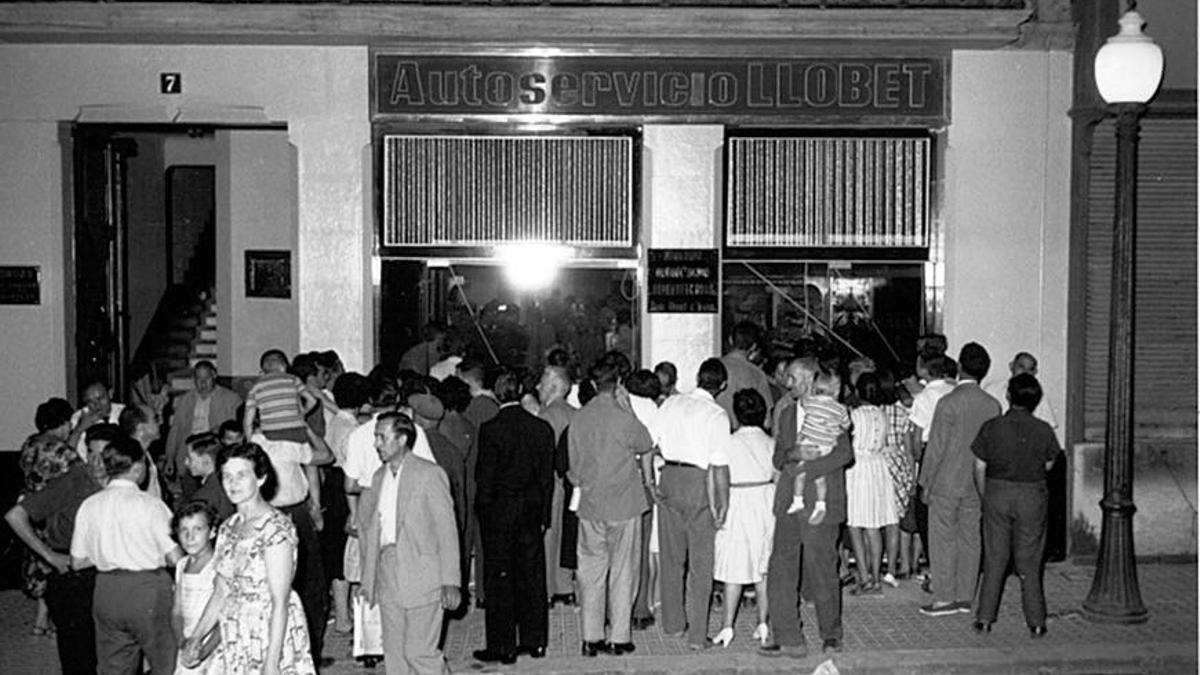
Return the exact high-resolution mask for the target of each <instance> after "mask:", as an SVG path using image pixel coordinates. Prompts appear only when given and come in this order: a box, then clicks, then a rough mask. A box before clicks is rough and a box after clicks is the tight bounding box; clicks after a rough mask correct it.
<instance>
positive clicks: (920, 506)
mask: <svg viewBox="0 0 1200 675" xmlns="http://www.w3.org/2000/svg"><path fill="white" fill-rule="evenodd" d="M951 365H952V364H951V363H950V357H948V356H945V355H944V354H936V355H933V356H922V357H918V358H917V376H918V377H919V378H921V380H922V381H923V382H924V383H925V388H924V389H922V390H921V391H919V392H917V393H916V394H915V395H914V396H913V404H912V409H911V410H910V411H909V413H908V419H909V421H911V422H912V425H910V431H909V434H908V437H907V438H906V439H905V441H906V443H907V444H908V451H909V454H910V456H912V457H913V458H914V459H915V460H916V462H917V466H916V467H915V470H916V471H918V472H919V471H920V470H921V466H920V465H921V459H922V458H923V456H924V454H925V444H926V443H928V442H929V429H930V428H931V427H932V426H933V412H934V410H936V409H937V404H938V401H941V400H942V398H943V397H944V396H946V394H949V393H950V392H952V391H954V387H955V386H957V382H956V381H955V380H954V378H953V377H950V374H949V373H950V367H951ZM922 491H923V488H918V497H919V496H920V494H921V492H922ZM912 509H913V517H914V520H916V526H917V532H916V533H917V534H918V535H920V537H921V544H922V545H923V546H924V548H925V555H926V556H929V555H930V551H929V506H928V505H927V504H926V503H925V501H924V500H923V499H920V498H918V499H914V500H913V501H912ZM913 555H918V553H917V551H914V553H913ZM928 581H929V579H928V577H925V578H924V579H923V581H922V584H927V583H928Z"/></svg>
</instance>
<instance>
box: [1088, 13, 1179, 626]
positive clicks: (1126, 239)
mask: <svg viewBox="0 0 1200 675" xmlns="http://www.w3.org/2000/svg"><path fill="white" fill-rule="evenodd" d="M1144 23H1145V21H1144V20H1143V19H1142V17H1141V15H1140V14H1138V13H1137V12H1136V11H1133V10H1130V11H1128V12H1126V13H1125V15H1124V16H1122V17H1121V20H1120V24H1121V30H1120V32H1119V33H1118V34H1117V35H1115V36H1113V37H1111V38H1109V39H1108V42H1107V43H1105V45H1104V46H1103V47H1101V48H1100V51H1098V52H1097V53H1096V68H1095V70H1096V87H1097V88H1098V89H1099V90H1100V96H1101V97H1102V98H1104V100H1105V102H1107V103H1108V104H1109V105H1110V107H1111V108H1112V109H1113V112H1114V113H1115V114H1116V126H1117V175H1116V212H1115V214H1114V216H1113V252H1112V255H1113V258H1112V302H1111V315H1110V317H1109V319H1110V322H1111V323H1110V326H1111V328H1110V331H1111V332H1110V333H1109V337H1108V423H1107V426H1106V428H1105V447H1104V497H1103V499H1101V500H1100V509H1101V511H1102V512H1103V521H1102V523H1101V526H1100V552H1099V557H1098V558H1097V560H1096V576H1095V578H1094V579H1093V580H1092V590H1091V592H1089V593H1088V597H1087V600H1085V601H1084V603H1083V611H1084V615H1085V616H1087V617H1088V618H1089V619H1091V620H1093V621H1101V622H1108V623H1139V622H1142V621H1145V620H1146V618H1147V615H1146V607H1145V605H1143V604H1142V596H1141V591H1140V590H1139V589H1138V580H1137V564H1136V562H1135V560H1134V554H1133V514H1134V512H1135V511H1137V507H1135V506H1134V503H1133V378H1134V372H1133V354H1134V351H1133V345H1134V320H1133V319H1134V304H1135V302H1134V290H1135V279H1134V270H1135V266H1134V261H1135V254H1136V250H1137V249H1136V233H1137V143H1138V129H1139V127H1140V123H1139V120H1140V118H1141V116H1142V115H1143V114H1144V113H1145V111H1146V102H1147V101H1149V100H1150V99H1151V98H1152V97H1153V96H1154V93H1155V92H1156V91H1157V90H1158V85H1159V83H1160V82H1161V81H1162V71H1163V60H1162V50H1161V49H1159V48H1158V45H1156V44H1154V41H1153V40H1151V39H1150V38H1149V37H1147V36H1146V35H1145V34H1143V33H1142V25H1143V24H1144Z"/></svg>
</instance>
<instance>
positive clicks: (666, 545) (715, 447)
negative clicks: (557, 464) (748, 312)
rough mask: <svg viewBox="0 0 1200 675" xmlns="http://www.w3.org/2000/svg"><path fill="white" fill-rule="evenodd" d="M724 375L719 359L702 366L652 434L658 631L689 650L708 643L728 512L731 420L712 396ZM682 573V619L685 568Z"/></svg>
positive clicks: (668, 406)
mask: <svg viewBox="0 0 1200 675" xmlns="http://www.w3.org/2000/svg"><path fill="white" fill-rule="evenodd" d="M727 378H728V373H727V372H726V370H725V365H724V364H723V363H721V360H720V359H708V360H706V361H705V362H704V363H702V364H700V371H699V373H698V374H697V375H696V389H695V390H694V391H693V392H691V393H689V394H677V395H675V396H672V397H671V398H668V399H667V400H666V401H665V402H663V405H662V407H661V408H660V409H659V414H658V421H657V428H656V429H655V430H654V432H655V434H656V437H655V440H656V441H657V444H658V447H659V449H660V450H661V451H662V457H663V461H664V462H665V465H664V466H663V470H662V476H661V477H660V478H659V480H658V483H657V486H656V488H655V495H656V501H658V502H659V504H660V505H661V506H662V508H661V509H660V510H659V517H660V519H661V521H660V523H659V526H660V529H659V548H660V551H661V553H660V555H661V557H662V582H661V583H662V621H663V631H664V632H665V633H668V634H678V635H683V634H684V631H685V629H686V634H687V642H688V647H690V648H691V649H694V650H699V649H703V648H704V647H705V646H707V644H708V604H709V598H710V596H711V595H712V583H713V578H712V572H713V541H714V538H715V537H716V531H717V530H718V529H720V528H721V527H723V526H724V524H725V513H726V510H727V509H728V506H729V445H730V442H731V441H730V434H731V428H730V424H729V416H728V415H727V414H726V413H725V410H724V409H723V408H722V407H721V406H720V405H718V404H717V402H716V400H715V398H714V397H715V396H716V395H717V394H718V393H720V392H721V390H722V389H724V388H725V382H726V379H727ZM685 566H686V568H687V570H688V571H687V582H686V589H687V602H686V614H685V606H684V605H685V602H684V588H685V584H684V568H685Z"/></svg>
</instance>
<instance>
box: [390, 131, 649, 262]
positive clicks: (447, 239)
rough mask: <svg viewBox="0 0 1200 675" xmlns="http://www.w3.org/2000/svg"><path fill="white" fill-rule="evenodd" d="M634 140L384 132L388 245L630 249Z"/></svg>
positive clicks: (615, 137)
mask: <svg viewBox="0 0 1200 675" xmlns="http://www.w3.org/2000/svg"><path fill="white" fill-rule="evenodd" d="M633 141H634V139H633V138H632V137H631V136H470V135H453V136H449V135H447V136H433V135H385V136H384V137H383V189H382V197H383V210H382V212H383V227H382V236H381V243H382V245H383V246H384V247H391V248H421V247H430V248H456V247H462V248H470V247H486V246H495V245H501V244H510V243H515V242H520V243H528V242H541V243H555V244H565V245H568V246H578V247H597V248H609V249H629V250H633V247H634V243H635V238H634V237H635V228H634V223H635V219H634V197H635V193H634V157H633V154H634V142H633Z"/></svg>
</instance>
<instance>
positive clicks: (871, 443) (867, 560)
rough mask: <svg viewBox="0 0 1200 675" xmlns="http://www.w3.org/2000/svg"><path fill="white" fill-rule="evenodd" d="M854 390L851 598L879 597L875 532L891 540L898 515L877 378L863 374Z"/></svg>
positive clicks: (849, 489) (849, 486) (849, 480)
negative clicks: (854, 575) (854, 581)
mask: <svg viewBox="0 0 1200 675" xmlns="http://www.w3.org/2000/svg"><path fill="white" fill-rule="evenodd" d="M855 389H856V390H857V393H858V401H859V405H858V406H857V407H855V408H854V409H853V410H851V411H850V422H851V424H852V431H851V440H852V441H853V444H854V465H853V466H851V467H850V468H848V469H846V525H847V526H848V527H849V530H850V541H851V543H852V544H853V546H854V559H855V560H856V561H857V567H858V588H857V589H855V590H852V591H851V593H853V594H863V593H866V594H874V595H878V594H880V593H882V586H881V585H880V583H881V581H882V579H881V578H880V574H879V566H880V560H881V558H882V556H883V550H882V549H883V546H882V543H883V542H882V540H881V538H880V532H879V530H880V528H886V529H887V533H888V538H889V539H893V538H895V537H896V536H897V535H896V532H897V530H896V526H897V525H898V524H899V522H900V515H899V514H898V513H897V511H896V499H895V493H894V491H893V490H892V480H891V476H890V475H889V474H888V466H887V459H886V457H885V455H884V452H885V447H886V444H887V438H888V419H887V416H886V415H885V414H884V411H883V409H882V408H881V407H880V405H881V404H882V403H884V398H883V389H882V387H881V386H880V384H879V377H878V376H876V375H875V373H863V374H862V376H860V377H859V378H858V382H857V384H856V386H855ZM892 550H894V548H893V549H892ZM889 583H890V582H889Z"/></svg>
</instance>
